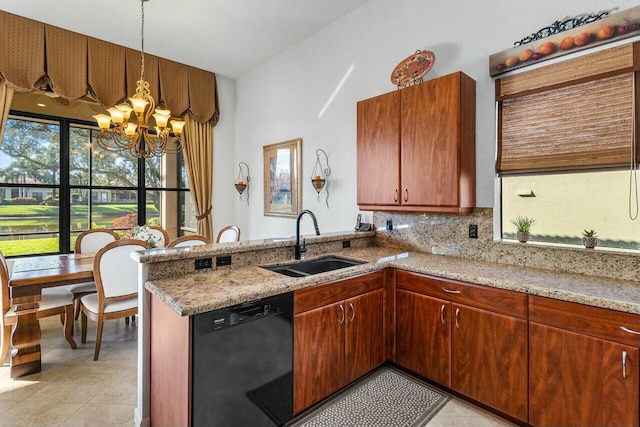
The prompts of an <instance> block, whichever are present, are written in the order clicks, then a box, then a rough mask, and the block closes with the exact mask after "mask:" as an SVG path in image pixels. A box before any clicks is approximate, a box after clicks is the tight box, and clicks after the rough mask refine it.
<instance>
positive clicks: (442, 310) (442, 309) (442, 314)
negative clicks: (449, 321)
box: [440, 304, 444, 325]
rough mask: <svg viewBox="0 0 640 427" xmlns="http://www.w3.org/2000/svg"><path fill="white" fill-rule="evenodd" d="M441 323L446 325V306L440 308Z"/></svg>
mask: <svg viewBox="0 0 640 427" xmlns="http://www.w3.org/2000/svg"><path fill="white" fill-rule="evenodd" d="M440 321H441V322H442V324H443V325H444V304H442V307H440Z"/></svg>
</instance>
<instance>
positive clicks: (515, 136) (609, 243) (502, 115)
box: [496, 43, 640, 251]
mask: <svg viewBox="0 0 640 427" xmlns="http://www.w3.org/2000/svg"><path fill="white" fill-rule="evenodd" d="M638 49H640V45H639V44H637V43H636V44H629V45H623V46H620V47H616V48H612V49H609V50H604V51H600V52H596V53H593V54H590V55H585V56H581V57H578V58H574V59H571V60H567V61H565V62H559V63H555V64H553V65H550V66H547V67H541V68H538V69H536V70H532V71H529V72H523V73H520V74H515V75H512V76H509V77H506V78H504V79H500V80H498V82H497V86H496V87H497V91H496V93H497V98H496V100H497V101H498V124H499V128H498V156H497V164H496V169H497V172H498V174H499V175H500V184H501V207H502V211H501V215H502V216H501V227H502V238H503V239H509V240H510V239H514V240H515V238H516V228H515V226H514V225H513V224H511V220H513V219H515V218H516V217H518V216H522V217H525V216H526V217H531V218H533V219H535V221H536V222H535V223H534V225H533V226H532V228H531V239H530V240H531V241H535V242H545V243H551V244H568V245H579V246H582V233H583V231H585V230H595V231H596V233H597V234H596V237H598V247H607V248H618V249H629V250H633V251H639V250H640V218H637V200H638V194H637V192H638V188H637V165H636V162H637V161H638V140H637V138H636V136H637V135H634V133H637V131H636V130H635V126H634V123H636V122H637V120H638V119H637V114H636V112H635V111H636V110H637V108H634V105H637V99H636V98H635V96H634V92H635V90H634V89H635V81H636V80H637V73H638V65H637V64H636V61H634V58H635V57H636V52H637V51H638ZM630 165H631V167H630ZM630 169H631V170H630ZM634 218H635V219H634Z"/></svg>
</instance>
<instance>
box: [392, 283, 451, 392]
mask: <svg viewBox="0 0 640 427" xmlns="http://www.w3.org/2000/svg"><path fill="white" fill-rule="evenodd" d="M396 306H397V307H398V309H397V313H396V363H397V364H399V365H401V366H404V367H405V368H407V369H410V370H412V371H413V372H415V373H417V374H420V375H422V376H425V377H427V378H430V379H432V380H434V381H436V382H438V383H440V384H442V385H444V386H447V387H450V386H451V376H450V370H449V365H450V363H449V360H450V354H451V320H450V319H451V316H450V312H451V303H450V302H449V301H445V300H441V299H438V298H432V297H428V296H426V295H421V294H418V293H415V292H409V291H405V290H401V289H399V290H397V291H396Z"/></svg>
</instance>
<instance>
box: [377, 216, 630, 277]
mask: <svg viewBox="0 0 640 427" xmlns="http://www.w3.org/2000/svg"><path fill="white" fill-rule="evenodd" d="M387 220H391V221H392V223H393V230H391V231H388V230H386V225H387ZM470 224H477V225H478V238H477V239H470V238H469V237H468V236H469V225H470ZM373 225H374V229H375V230H377V232H376V238H377V239H378V241H379V244H383V245H391V246H397V247H405V248H407V249H413V250H418V251H421V252H429V253H433V254H440V255H451V256H458V257H462V258H469V259H474V260H480V261H490V262H497V263H503V264H511V265H517V266H522V267H533V268H543V269H547V270H553V271H558V272H563V273H578V274H586V275H590V276H600V277H610V278H613V279H622V280H633V281H639V282H640V256H639V255H638V254H632V253H629V254H627V253H613V252H607V251H601V250H597V249H596V250H591V249H582V248H561V247H547V246H542V245H536V244H532V243H526V244H522V243H511V242H495V241H494V240H493V209H492V208H476V209H475V210H474V212H473V213H472V214H469V215H439V214H409V213H390V212H374V214H373Z"/></svg>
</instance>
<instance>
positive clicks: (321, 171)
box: [311, 148, 331, 209]
mask: <svg viewBox="0 0 640 427" xmlns="http://www.w3.org/2000/svg"><path fill="white" fill-rule="evenodd" d="M320 153H322V154H324V158H325V164H326V167H323V166H322V162H321V161H320ZM329 175H331V168H330V167H329V156H327V153H325V151H324V150H322V149H320V148H318V149H317V150H316V164H315V165H314V166H313V172H312V173H311V184H312V185H313V188H314V189H315V190H316V192H317V193H318V201H320V192H321V191H322V189H323V188H324V187H325V185H326V187H327V197H326V199H325V203H326V204H327V209H328V208H329Z"/></svg>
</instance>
